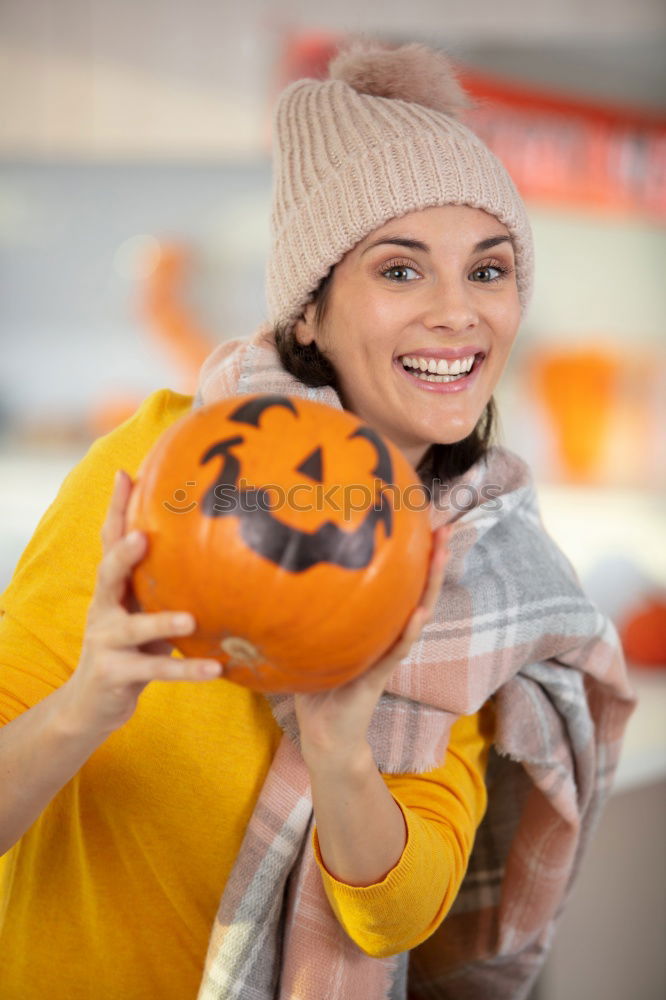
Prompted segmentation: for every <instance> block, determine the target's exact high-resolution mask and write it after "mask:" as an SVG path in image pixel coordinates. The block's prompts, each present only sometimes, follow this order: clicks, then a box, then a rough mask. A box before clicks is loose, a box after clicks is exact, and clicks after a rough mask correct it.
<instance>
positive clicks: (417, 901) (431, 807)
mask: <svg viewBox="0 0 666 1000" xmlns="http://www.w3.org/2000/svg"><path fill="white" fill-rule="evenodd" d="M493 729H494V714H493V707H492V704H491V703H490V702H488V703H487V704H486V705H485V706H484V707H483V708H482V709H481V711H480V712H478V713H476V714H475V715H470V716H462V717H461V718H460V719H458V720H457V721H456V722H455V723H454V725H453V726H452V727H451V737H450V741H449V746H448V749H447V752H446V756H445V759H444V762H443V764H442V766H441V767H438V768H435V770H433V771H428V772H425V773H423V774H397V775H388V774H386V775H384V776H383V777H384V781H385V782H386V784H387V786H388V788H389V790H390V791H391V793H392V795H393V797H394V799H395V800H396V802H397V803H398V805H399V806H400V808H401V810H402V813H403V816H404V819H405V824H406V828H407V843H406V845H405V848H404V850H403V853H402V855H401V857H400V859H399V861H398V862H397V864H396V865H395V867H394V868H392V869H391V871H390V872H389V873H388V874H387V875H386V876H385V877H384V879H383V880H382V881H381V882H378V883H376V884H375V885H369V886H351V885H347V884H345V883H343V882H339V881H338V880H337V879H335V878H334V877H333V876H332V875H331V874H330V873H329V872H328V871H327V870H326V868H325V866H324V863H323V861H322V857H321V852H320V848H319V841H318V839H317V831H316V829H315V831H314V836H313V847H314V852H315V858H316V860H317V864H318V865H319V869H320V871H321V874H322V878H323V882H324V888H325V890H326V895H327V897H328V900H329V903H330V904H331V907H332V909H333V912H334V913H335V915H336V917H337V919H338V920H339V922H340V924H341V925H342V927H343V928H344V929H345V931H346V932H347V934H348V935H349V937H350V938H351V939H352V940H353V941H354V942H355V943H356V944H357V945H358V946H359V948H361V950H362V951H364V952H366V953H367V954H369V955H372V956H374V957H377V958H379V957H383V956H386V955H393V954H397V953H398V952H401V951H407V950H409V949H411V948H414V947H416V945H418V944H420V943H421V942H422V941H425V939H426V938H428V937H429V936H430V935H431V934H432V933H433V932H434V931H435V930H436V929H437V927H438V926H439V925H440V924H441V922H442V921H443V920H444V917H445V916H446V914H447V913H448V911H449V909H450V908H451V905H452V904H453V901H454V899H455V897H456V895H457V893H458V889H459V888H460V885H461V883H462V880H463V877H464V875H465V871H466V869H467V863H468V860H469V856H470V853H471V850H472V845H473V843H474V837H475V835H476V830H477V828H478V826H479V824H480V822H481V820H482V818H483V815H484V812H485V809H486V801H487V799H486V787H485V768H486V764H487V759H488V752H489V749H490V745H491V743H492V737H493Z"/></svg>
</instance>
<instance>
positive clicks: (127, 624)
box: [89, 609, 195, 649]
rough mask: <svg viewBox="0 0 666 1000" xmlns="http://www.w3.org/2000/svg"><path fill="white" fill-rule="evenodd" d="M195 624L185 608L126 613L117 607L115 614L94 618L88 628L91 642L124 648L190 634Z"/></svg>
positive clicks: (110, 647) (113, 647) (109, 647)
mask: <svg viewBox="0 0 666 1000" xmlns="http://www.w3.org/2000/svg"><path fill="white" fill-rule="evenodd" d="M194 628H195V621H194V618H193V617H192V615H190V614H188V613H187V612H172V611H159V612H156V613H154V614H151V613H136V614H128V613H127V612H125V611H123V610H122V609H119V610H118V611H117V613H115V614H111V615H109V614H106V615H104V616H103V617H101V618H100V620H99V622H98V623H94V622H93V624H92V626H91V628H90V630H89V631H90V632H91V638H92V641H93V642H98V643H99V644H100V645H103V646H105V647H106V648H107V649H125V648H127V647H134V646H144V645H145V644H146V643H150V642H158V641H160V640H165V639H168V638H174V637H177V636H179V635H189V634H190V633H191V632H193V631H194Z"/></svg>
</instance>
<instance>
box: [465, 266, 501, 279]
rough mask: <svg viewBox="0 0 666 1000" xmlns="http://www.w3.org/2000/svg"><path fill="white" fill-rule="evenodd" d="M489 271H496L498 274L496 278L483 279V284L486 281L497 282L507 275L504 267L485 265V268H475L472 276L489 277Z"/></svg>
mask: <svg viewBox="0 0 666 1000" xmlns="http://www.w3.org/2000/svg"><path fill="white" fill-rule="evenodd" d="M489 271H495V272H496V276H495V277H493V276H492V275H491V276H490V277H489V278H481V281H482V282H485V281H496V280H497V278H503V277H504V275H505V273H506V272H505V270H504V268H503V267H495V265H494V264H484V265H483V267H477V268H475V269H474V270H473V271H472V274H483V275H487V274H488V272H489Z"/></svg>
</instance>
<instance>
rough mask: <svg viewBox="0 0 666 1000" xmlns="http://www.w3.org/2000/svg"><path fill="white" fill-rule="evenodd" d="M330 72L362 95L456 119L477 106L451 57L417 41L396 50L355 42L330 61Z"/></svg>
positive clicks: (330, 74)
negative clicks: (396, 101) (403, 102)
mask: <svg viewBox="0 0 666 1000" xmlns="http://www.w3.org/2000/svg"><path fill="white" fill-rule="evenodd" d="M328 72H329V77H330V79H331V80H342V81H343V82H344V83H346V84H348V86H350V87H353V88H354V90H356V91H357V92H358V93H359V94H369V95H370V96H371V97H389V98H394V99H397V100H401V101H410V102H412V103H414V104H421V105H422V106H423V107H425V108H432V109H433V110H434V111H441V112H443V113H444V114H447V115H450V117H452V118H457V117H458V115H459V114H460V112H461V111H464V110H466V109H467V108H471V107H473V106H474V102H473V101H472V99H471V98H470V97H469V96H468V95H467V94H466V93H465V91H464V90H463V88H462V87H461V86H460V84H459V83H458V79H457V76H456V73H455V71H454V69H453V66H452V64H451V61H450V59H449V58H448V56H447V55H445V53H444V52H438V51H436V50H435V49H429V48H427V46H425V45H419V44H418V43H416V42H415V43H412V44H411V45H401V46H400V47H399V48H394V49H390V48H386V47H384V46H381V45H377V44H376V43H373V42H358V41H357V42H352V43H350V44H349V45H348V46H347V47H346V48H344V49H342V50H341V51H340V52H339V53H338V54H337V56H335V58H334V59H333V60H332V61H331V62H330V64H329V67H328Z"/></svg>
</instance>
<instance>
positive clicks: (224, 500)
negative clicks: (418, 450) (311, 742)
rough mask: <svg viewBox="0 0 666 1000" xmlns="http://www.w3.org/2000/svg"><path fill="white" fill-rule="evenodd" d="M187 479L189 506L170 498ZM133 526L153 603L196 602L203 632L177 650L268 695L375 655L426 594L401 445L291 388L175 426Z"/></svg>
mask: <svg viewBox="0 0 666 1000" xmlns="http://www.w3.org/2000/svg"><path fill="white" fill-rule="evenodd" d="M324 454H325V455H326V461H324ZM184 484H187V486H188V491H187V495H188V499H189V500H190V503H188V504H187V506H185V505H184V504H179V505H177V506H174V505H173V504H170V503H168V500H169V498H171V497H174V496H175V495H176V493H177V491H178V490H180V491H181V493H182V488H183V486H184ZM179 495H180V494H179ZM132 528H137V529H138V530H140V531H144V532H145V533H146V534H147V535H148V536H149V547H148V552H147V554H146V557H145V558H144V559H143V560H142V561H141V563H139V564H138V565H137V566H136V567H135V569H134V573H133V578H132V584H133V588H134V592H135V594H136V597H137V598H138V600H139V603H140V605H141V607H142V608H143V610H145V611H149V612H152V611H161V610H181V609H182V610H188V611H190V612H191V613H192V614H193V616H194V618H195V620H196V623H197V628H196V631H195V632H194V633H191V634H190V635H188V636H186V637H183V636H177V637H173V638H171V639H170V641H171V642H172V643H173V645H175V646H176V647H177V648H178V649H179V650H180V651H181V652H182V653H183V654H184V655H185V656H188V657H189V656H192V657H215V658H217V659H219V660H220V661H221V662H222V663H223V664H224V676H225V677H226V678H227V679H229V680H232V681H236V682H238V683H241V684H245V685H246V686H248V687H250V688H252V689H254V690H257V691H265V692H280V691H284V692H293V691H319V690H325V689H327V688H331V687H334V686H336V685H338V684H342V683H345V682H346V681H348V680H351V679H352V678H353V677H355V676H358V674H360V673H362V672H363V670H365V669H366V668H367V667H368V666H370V664H372V663H374V662H375V661H376V660H377V659H378V657H379V656H380V655H381V654H382V653H383V652H385V651H386V650H387V649H388V648H389V647H390V646H391V645H392V644H393V643H394V642H395V640H396V639H397V637H398V636H399V635H400V633H401V632H402V630H403V629H404V626H405V624H406V622H407V620H408V618H409V616H410V614H411V612H412V611H413V609H414V608H415V607H416V605H417V603H418V601H419V599H420V597H421V594H422V592H423V587H424V584H425V579H426V576H427V566H428V559H429V553H430V548H431V544H432V543H431V531H430V518H429V504H428V500H427V498H425V497H424V492H423V487H422V486H421V483H420V481H419V479H418V477H417V475H416V473H415V472H414V470H413V469H412V468H411V466H410V465H409V463H408V462H407V461H406V459H405V458H404V456H403V455H402V453H401V452H400V451H398V449H397V448H395V447H394V446H393V445H392V444H391V443H390V442H388V441H385V440H384V439H383V438H382V437H381V435H379V434H378V433H377V432H376V431H374V430H373V429H372V428H370V427H368V426H367V425H365V424H363V423H361V422H360V421H359V419H358V418H357V417H355V416H354V415H353V414H351V413H349V412H347V411H344V410H337V409H332V408H331V407H328V406H324V405H322V404H321V403H314V402H312V401H310V400H304V399H298V398H293V397H287V396H279V395H273V396H269V395H260V396H250V397H248V396H244V397H235V398H231V399H226V400H222V401H220V402H219V403H216V404H212V405H208V406H205V407H201V408H200V409H197V410H193V411H192V412H191V413H190V414H188V415H187V416H186V417H183V418H181V419H180V420H179V421H177V422H176V423H175V424H173V425H172V426H171V427H170V428H168V430H167V431H166V432H165V434H164V435H163V436H162V437H161V438H160V440H159V441H158V442H157V444H156V445H155V447H154V448H153V450H152V451H151V452H150V453H149V454H148V455H147V456H146V458H145V459H144V462H143V464H142V466H141V468H140V470H139V473H138V475H137V478H136V481H135V486H134V489H133V491H132V496H131V498H130V504H129V508H128V513H127V530H128V531H129V530H131V529H132Z"/></svg>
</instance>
